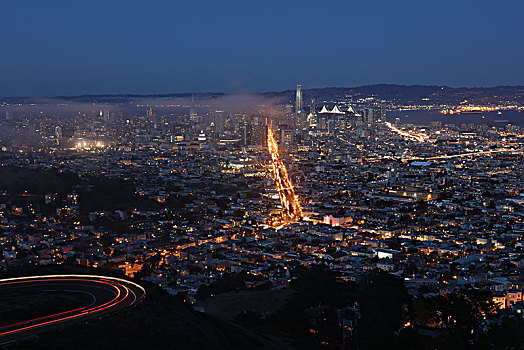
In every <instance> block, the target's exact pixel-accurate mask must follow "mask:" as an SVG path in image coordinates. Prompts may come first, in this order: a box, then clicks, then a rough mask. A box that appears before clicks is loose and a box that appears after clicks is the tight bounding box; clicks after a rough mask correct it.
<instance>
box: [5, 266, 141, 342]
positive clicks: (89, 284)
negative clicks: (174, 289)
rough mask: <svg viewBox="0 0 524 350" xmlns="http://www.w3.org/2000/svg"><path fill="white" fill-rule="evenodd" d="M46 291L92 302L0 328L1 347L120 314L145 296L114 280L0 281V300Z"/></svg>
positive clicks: (90, 277)
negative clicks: (84, 297) (10, 296)
mask: <svg viewBox="0 0 524 350" xmlns="http://www.w3.org/2000/svg"><path fill="white" fill-rule="evenodd" d="M46 291H47V292H50V291H63V292H71V293H83V294H86V295H89V297H90V299H91V300H90V302H89V303H88V304H87V305H85V306H82V307H79V308H76V309H73V310H68V311H65V312H61V313H57V314H53V315H43V316H42V317H38V318H35V319H29V320H26V321H23V322H16V323H12V324H5V325H0V345H2V344H6V343H9V342H12V341H15V340H20V339H25V338H28V337H31V336H34V335H37V334H39V333H42V332H47V331H51V330H53V329H57V328H60V327H64V326H66V325H69V324H72V323H75V322H82V321H87V320H89V319H93V318H97V317H100V316H102V315H107V314H109V313H113V312H116V311H120V310H123V309H125V308H127V307H130V306H133V305H135V304H137V303H139V302H140V300H141V299H142V298H143V297H144V295H145V290H144V288H142V287H141V286H139V285H138V284H136V283H133V282H130V281H126V280H123V279H119V278H114V277H103V276H93V275H53V276H32V277H22V278H11V279H3V280H0V296H2V295H7V294H9V295H12V294H16V293H24V292H31V293H33V292H35V293H38V292H46ZM21 298H23V297H21ZM21 302H23V300H21Z"/></svg>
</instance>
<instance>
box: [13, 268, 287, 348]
mask: <svg viewBox="0 0 524 350" xmlns="http://www.w3.org/2000/svg"><path fill="white" fill-rule="evenodd" d="M52 273H56V271H52ZM67 273H71V272H70V271H67ZM77 273H78V272H77ZM84 273H93V271H84ZM98 274H103V273H101V272H99V273H98ZM142 284H143V285H144V283H142ZM144 287H146V291H147V294H146V298H145V299H144V300H143V301H142V302H141V303H140V304H139V305H137V306H136V307H133V308H131V309H128V310H125V311H122V312H119V313H116V314H113V315H109V316H104V317H102V318H101V319H97V320H92V321H89V322H87V323H80V324H75V325H72V326H67V327H65V328H63V329H60V330H57V331H51V332H49V333H46V334H41V335H39V336H38V337H34V338H31V339H27V340H25V341H21V342H18V343H13V344H10V345H8V346H7V347H6V348H8V349H9V348H13V349H20V348H21V349H115V348H116V349H120V348H125V349H150V348H168V349H278V348H283V346H282V344H280V343H278V344H277V343H275V342H273V341H272V340H271V339H270V338H267V337H265V336H262V335H260V334H254V333H251V332H249V331H247V330H245V329H243V328H241V327H239V326H237V325H235V324H233V323H230V322H226V321H221V320H218V319H215V318H212V317H211V316H208V315H205V314H202V313H198V312H195V311H193V309H192V308H190V307H188V306H187V305H186V304H185V303H184V302H183V301H182V300H180V299H179V298H177V297H175V296H171V295H169V294H167V293H166V292H164V291H163V290H162V289H160V288H159V287H157V286H155V285H152V284H146V285H144Z"/></svg>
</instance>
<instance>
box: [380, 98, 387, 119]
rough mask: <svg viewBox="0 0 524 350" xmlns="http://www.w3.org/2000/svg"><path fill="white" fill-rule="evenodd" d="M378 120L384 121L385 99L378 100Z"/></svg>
mask: <svg viewBox="0 0 524 350" xmlns="http://www.w3.org/2000/svg"><path fill="white" fill-rule="evenodd" d="M380 120H381V121H382V122H385V121H386V101H385V100H382V101H380Z"/></svg>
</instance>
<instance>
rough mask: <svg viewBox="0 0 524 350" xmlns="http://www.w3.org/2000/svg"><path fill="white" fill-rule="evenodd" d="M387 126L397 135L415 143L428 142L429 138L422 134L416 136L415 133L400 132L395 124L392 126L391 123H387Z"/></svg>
mask: <svg viewBox="0 0 524 350" xmlns="http://www.w3.org/2000/svg"><path fill="white" fill-rule="evenodd" d="M385 124H386V126H387V127H388V128H390V129H391V130H392V131H393V132H396V133H397V134H399V135H400V136H403V137H405V138H407V139H410V140H413V141H418V142H426V141H427V136H425V135H422V134H414V133H411V132H407V131H404V130H400V129H399V128H397V127H396V126H394V125H393V124H391V123H390V122H385Z"/></svg>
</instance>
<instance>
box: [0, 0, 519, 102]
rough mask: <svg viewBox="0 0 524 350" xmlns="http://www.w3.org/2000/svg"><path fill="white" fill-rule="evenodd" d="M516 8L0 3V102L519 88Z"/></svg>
mask: <svg viewBox="0 0 524 350" xmlns="http://www.w3.org/2000/svg"><path fill="white" fill-rule="evenodd" d="M523 13H524V2H522V1H516V0H512V1H508V0H501V1H496V2H495V1H483V0H480V1H469V0H455V1H448V0H441V1H401V0H398V1H358V2H357V1H330V0H325V1H305V0H304V1H291V0H289V1H286V0H280V1H272V0H269V1H227V0H224V1H203V0H201V1H199V0H194V1H176V0H173V1H161V0H156V1H155V0H150V1H133V0H126V1H111V0H106V1H97V0H92V1H71V0H70V1H58V0H48V1H24V0H16V1H12V0H0V38H1V41H0V45H1V46H0V47H1V50H0V96H30V95H31V96H32V95H36V96H55V95H77V94H87V93H169V92H194V91H195V92H196V91H214V92H255V91H270V90H285V89H292V88H294V86H295V84H297V83H302V84H303V85H304V88H311V87H324V86H357V85H365V84H374V83H397V84H434V85H450V86H493V85H524V64H523V62H524V27H523V26H522V14H523Z"/></svg>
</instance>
